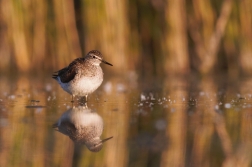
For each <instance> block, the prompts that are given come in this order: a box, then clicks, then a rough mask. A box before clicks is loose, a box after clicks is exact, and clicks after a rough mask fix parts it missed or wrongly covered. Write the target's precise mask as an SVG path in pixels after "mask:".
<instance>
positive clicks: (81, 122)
mask: <svg viewBox="0 0 252 167" xmlns="http://www.w3.org/2000/svg"><path fill="white" fill-rule="evenodd" d="M53 128H54V129H55V130H57V131H59V132H60V133H62V134H64V135H67V136H69V138H70V139H71V140H72V141H74V142H75V143H79V144H84V145H86V147H87V148H88V149H89V150H90V151H93V152H98V151H100V150H101V149H102V146H103V144H104V142H106V141H108V140H109V139H112V138H113V136H111V137H108V138H106V139H103V140H102V139H101V138H100V137H101V135H102V132H103V119H102V117H101V116H100V115H98V114H97V113H96V112H93V111H92V110H91V109H89V108H88V107H87V106H78V107H73V108H71V109H69V110H67V111H66V112H65V113H63V114H62V116H61V117H60V118H59V120H58V121H57V122H56V123H55V124H53Z"/></svg>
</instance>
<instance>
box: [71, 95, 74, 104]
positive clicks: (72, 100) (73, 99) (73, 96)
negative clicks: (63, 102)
mask: <svg viewBox="0 0 252 167" xmlns="http://www.w3.org/2000/svg"><path fill="white" fill-rule="evenodd" d="M71 102H72V103H73V102H74V95H72V101H71Z"/></svg>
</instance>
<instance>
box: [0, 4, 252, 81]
mask: <svg viewBox="0 0 252 167" xmlns="http://www.w3.org/2000/svg"><path fill="white" fill-rule="evenodd" d="M0 34H1V38H0V55H1V61H0V70H1V73H6V72H17V71H18V72H23V73H27V72H28V73H30V72H33V73H39V72H44V71H52V70H57V69H59V68H62V67H64V66H66V65H68V63H69V62H70V61H72V60H73V59H75V58H77V57H80V56H83V55H85V54H86V53H87V52H88V51H89V50H92V49H98V50H100V51H101V52H102V53H103V54H104V57H105V58H106V60H108V61H109V62H111V63H112V64H114V68H113V70H112V72H113V73H119V74H120V73H125V72H129V71H133V72H134V71H135V72H137V73H138V74H140V75H141V76H153V75H155V76H163V75H165V74H168V75H169V74H185V73H190V72H196V73H200V74H210V73H215V72H217V73H219V72H226V73H228V74H229V75H230V76H231V77H237V76H239V75H240V74H250V73H251V72H252V64H251V61H252V47H251V46H252V1H251V0H242V1H240V0H222V1H217V0H204V1H202V0H188V1H185V0H147V1H143V0H137V1H135V0H129V1H126V0H121V1H116V0H106V1H105V0H99V1H97V0H94V1H93V0H83V1H80V0H75V1H71V0H69V1H64V0H53V1H40V0H15V1H0Z"/></svg>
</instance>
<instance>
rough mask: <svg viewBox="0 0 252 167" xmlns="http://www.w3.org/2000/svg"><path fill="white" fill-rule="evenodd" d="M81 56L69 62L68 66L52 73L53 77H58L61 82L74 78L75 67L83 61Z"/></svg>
mask: <svg viewBox="0 0 252 167" xmlns="http://www.w3.org/2000/svg"><path fill="white" fill-rule="evenodd" d="M83 61H84V59H83V58H77V59H75V60H74V61H73V62H72V63H70V64H69V66H68V67H65V68H63V69H61V70H59V71H58V72H56V73H57V74H55V75H53V78H57V77H58V76H59V77H60V80H61V82H62V83H67V82H70V81H71V80H73V79H74V77H75V75H76V74H77V68H78V66H79V65H80V64H81V63H83Z"/></svg>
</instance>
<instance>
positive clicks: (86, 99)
mask: <svg viewBox="0 0 252 167" xmlns="http://www.w3.org/2000/svg"><path fill="white" fill-rule="evenodd" d="M87 96H88V95H85V97H86V103H87Z"/></svg>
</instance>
